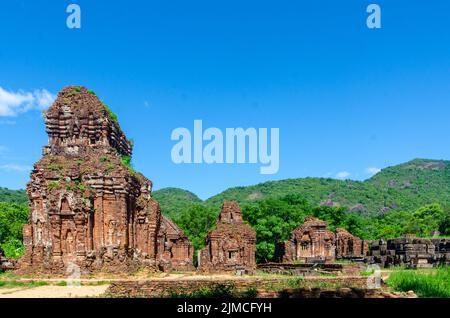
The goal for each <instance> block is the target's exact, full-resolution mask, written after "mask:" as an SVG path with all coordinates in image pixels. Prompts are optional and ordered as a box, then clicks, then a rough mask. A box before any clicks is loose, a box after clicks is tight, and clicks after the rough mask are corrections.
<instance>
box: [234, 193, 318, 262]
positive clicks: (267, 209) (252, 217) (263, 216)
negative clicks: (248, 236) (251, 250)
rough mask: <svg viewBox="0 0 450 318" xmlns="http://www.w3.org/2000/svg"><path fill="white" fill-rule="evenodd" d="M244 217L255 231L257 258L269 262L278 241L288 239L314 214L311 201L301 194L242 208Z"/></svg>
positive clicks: (267, 200)
mask: <svg viewBox="0 0 450 318" xmlns="http://www.w3.org/2000/svg"><path fill="white" fill-rule="evenodd" d="M242 211H243V216H244V219H245V220H246V221H247V222H249V224H250V225H251V226H252V227H253V228H254V229H255V231H256V258H257V261H258V262H267V261H269V260H271V259H273V257H274V251H275V244H276V243H277V242H280V241H284V240H287V239H288V238H289V235H290V233H291V232H292V230H293V229H295V228H296V227H297V226H298V225H299V224H301V223H302V222H303V220H304V218H305V216H307V215H311V207H310V205H309V203H308V202H307V201H306V200H305V199H304V198H303V197H302V196H300V195H298V194H290V195H287V196H285V197H283V198H280V199H266V200H262V201H258V202H257V203H255V204H250V205H245V206H243V208H242Z"/></svg>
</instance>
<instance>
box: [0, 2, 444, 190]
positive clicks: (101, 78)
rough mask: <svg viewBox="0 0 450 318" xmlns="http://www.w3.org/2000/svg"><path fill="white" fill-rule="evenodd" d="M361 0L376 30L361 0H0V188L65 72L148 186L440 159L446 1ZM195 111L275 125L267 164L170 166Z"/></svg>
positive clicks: (32, 158) (214, 185)
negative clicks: (371, 22) (97, 107)
mask: <svg viewBox="0 0 450 318" xmlns="http://www.w3.org/2000/svg"><path fill="white" fill-rule="evenodd" d="M372 2H375V3H377V4H379V5H380V6H381V9H382V28H381V29H379V30H369V29H368V28H367V27H366V24H365V20H366V17H367V13H366V7H367V5H368V4H370V3H371V2H370V1H363V0H359V1H354V0H340V1H323V0H317V1H299V0H296V1H284V0H281V1H280V0H277V1H274V0H272V1H242V0H241V1H235V0H228V1H196V0H192V1H182V0H172V1H134V0H129V1H126V2H122V1H102V0H96V1H81V0H71V1H57V3H56V1H50V0H48V1H42V0H35V1H17V0H12V1H8V2H4V3H2V5H1V8H0V39H1V42H0V88H1V89H0V186H5V187H9V188H14V189H17V188H24V187H25V185H26V182H27V181H28V178H29V169H30V167H31V166H32V165H33V164H34V163H35V162H36V161H37V160H39V158H40V156H41V148H42V146H43V145H44V144H46V142H47V137H46V133H45V129H44V124H43V120H42V116H41V112H40V109H42V108H45V106H46V104H47V102H48V100H49V96H51V95H54V94H56V93H57V92H58V91H59V90H60V89H61V88H62V87H64V86H66V85H84V86H87V87H88V88H91V89H94V90H95V91H96V93H97V95H99V96H100V98H101V99H102V100H103V101H104V102H105V103H107V104H108V105H109V107H110V108H111V109H113V111H114V112H115V113H117V115H118V116H119V120H120V123H121V126H122V128H123V129H124V131H125V132H126V134H127V136H128V137H130V138H133V139H134V141H135V145H136V146H135V152H134V158H133V163H134V166H135V168H136V169H137V170H139V171H141V172H143V173H144V174H145V175H146V176H147V177H149V178H150V179H152V180H153V182H154V187H155V189H159V188H163V187H168V186H174V187H181V188H185V189H189V190H191V191H193V192H194V193H196V194H198V195H199V196H200V197H201V198H207V197H209V196H211V195H214V194H216V193H218V192H220V191H222V190H225V189H226V188H228V187H231V186H238V185H249V184H255V183H259V182H263V181H267V180H276V179H284V178H295V177H307V176H314V177H323V176H327V177H335V178H345V177H346V178H351V179H357V180H363V179H366V178H368V177H370V175H371V174H372V173H373V172H375V171H376V168H384V167H386V166H389V165H395V164H399V163H402V162H405V161H408V160H411V159H413V158H417V157H420V158H431V159H449V158H450V128H449V127H450V125H449V121H450V120H449V118H450V24H449V23H448V14H450V2H449V1H447V0H434V1H431V2H427V3H426V4H425V2H424V1H411V0H408V1H406V0H396V1H381V0H373V1H372ZM70 3H77V4H79V5H80V7H81V10H82V22H81V23H82V28H81V29H80V30H70V29H68V28H67V27H66V23H65V22H66V17H67V13H66V12H65V9H66V7H67V5H69V4H70ZM2 92H3V94H2ZM2 96H3V97H2ZM11 96H13V97H14V98H15V99H14V100H11V98H10V97H11ZM2 98H3V100H2ZM14 103H15V104H14ZM2 105H3V106H2ZM2 107H3V113H2V111H1V110H2ZM8 107H9V108H8ZM5 109H9V110H11V109H13V110H14V113H7V112H6V111H5ZM11 115H12V116H11ZM195 119H201V120H203V125H204V126H205V127H218V128H221V129H223V130H225V128H228V127H244V128H248V127H255V128H259V127H266V128H279V129H280V169H279V171H278V173H277V174H274V175H261V174H260V173H259V167H260V165H259V164H257V165H175V164H174V163H173V162H172V160H171V157H170V153H171V148H172V147H173V145H174V142H173V141H171V140H170V135H171V132H172V130H173V129H175V128H177V127H187V128H190V129H191V130H192V129H193V121H194V120H195ZM369 168H371V169H369ZM368 169H369V170H370V172H369V170H368Z"/></svg>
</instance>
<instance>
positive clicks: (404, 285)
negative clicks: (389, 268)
mask: <svg viewBox="0 0 450 318" xmlns="http://www.w3.org/2000/svg"><path fill="white" fill-rule="evenodd" d="M387 284H388V285H389V286H390V287H392V288H393V289H394V290H397V291H402V292H407V291H410V290H413V291H414V292H415V293H416V294H417V295H418V296H419V297H427V298H450V267H441V268H437V269H432V270H413V269H411V270H395V271H393V272H392V273H391V274H390V275H389V278H388V280H387Z"/></svg>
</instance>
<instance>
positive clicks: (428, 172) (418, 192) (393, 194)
mask: <svg viewBox="0 0 450 318" xmlns="http://www.w3.org/2000/svg"><path fill="white" fill-rule="evenodd" d="M288 194H301V195H302V196H304V197H305V198H306V199H307V200H308V202H309V203H310V204H312V205H313V206H317V205H326V206H345V207H347V208H348V209H349V210H350V211H353V212H359V213H360V214H362V215H365V216H376V215H380V214H383V213H385V212H387V211H389V210H392V209H402V210H410V209H416V208H418V207H420V206H423V205H426V204H432V203H440V204H441V205H443V206H448V205H450V161H444V160H425V159H415V160H412V161H409V162H407V163H404V164H401V165H397V166H393V167H388V168H385V169H383V170H382V171H381V172H379V173H378V174H376V175H375V176H373V177H372V178H370V179H368V180H366V181H352V180H345V181H342V180H335V179H323V178H303V179H286V180H280V181H271V182H265V183H261V184H258V185H254V186H248V187H236V188H230V189H228V190H226V191H224V192H222V193H220V194H218V195H216V196H213V197H211V198H209V199H208V200H207V201H206V203H208V204H211V205H214V206H218V205H220V204H221V203H222V202H223V201H224V200H237V201H239V202H240V203H252V202H255V201H258V200H261V199H267V198H278V197H282V196H285V195H288Z"/></svg>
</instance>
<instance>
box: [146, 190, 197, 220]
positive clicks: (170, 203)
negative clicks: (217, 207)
mask: <svg viewBox="0 0 450 318" xmlns="http://www.w3.org/2000/svg"><path fill="white" fill-rule="evenodd" d="M152 196H153V198H154V199H155V200H156V201H158V202H159V203H160V206H161V211H162V213H164V214H165V215H167V216H169V217H170V218H173V217H175V216H176V215H177V214H178V213H179V212H181V211H186V210H187V209H189V208H190V207H191V206H192V204H194V203H201V202H202V200H200V199H199V198H198V197H197V196H196V195H195V194H194V193H192V192H189V191H187V190H183V189H178V188H164V189H161V190H157V191H154V192H153V195H152Z"/></svg>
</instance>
